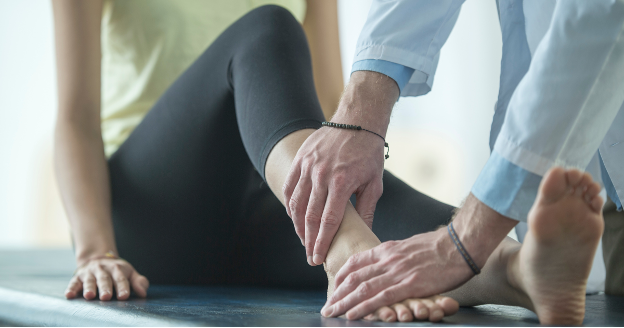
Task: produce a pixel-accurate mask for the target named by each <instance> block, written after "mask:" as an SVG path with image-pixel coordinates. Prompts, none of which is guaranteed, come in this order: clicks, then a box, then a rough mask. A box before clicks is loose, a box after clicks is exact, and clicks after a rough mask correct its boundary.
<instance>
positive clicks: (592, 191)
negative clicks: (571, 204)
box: [583, 182, 601, 204]
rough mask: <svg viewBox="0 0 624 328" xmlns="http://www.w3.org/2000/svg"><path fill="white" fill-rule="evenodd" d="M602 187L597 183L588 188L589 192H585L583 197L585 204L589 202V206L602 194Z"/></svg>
mask: <svg viewBox="0 0 624 328" xmlns="http://www.w3.org/2000/svg"><path fill="white" fill-rule="evenodd" d="M600 189H601V188H600V185H599V184H598V183H596V182H592V183H590V184H589V185H588V186H587V190H586V191H585V195H583V198H585V202H587V203H588V204H591V202H592V200H593V199H594V197H596V196H597V195H598V194H599V193H600Z"/></svg>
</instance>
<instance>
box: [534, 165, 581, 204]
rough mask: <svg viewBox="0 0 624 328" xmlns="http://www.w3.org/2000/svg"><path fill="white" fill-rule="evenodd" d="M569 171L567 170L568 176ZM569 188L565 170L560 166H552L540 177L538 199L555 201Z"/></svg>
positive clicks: (549, 201)
mask: <svg viewBox="0 0 624 328" xmlns="http://www.w3.org/2000/svg"><path fill="white" fill-rule="evenodd" d="M577 172H578V171H577ZM569 173H570V172H568V176H569V175H570V174H569ZM579 173H580V172H579ZM579 180H580V179H579ZM576 183H578V181H576ZM571 188H572V186H571V185H570V181H569V179H567V178H566V171H565V170H564V169H563V168H561V167H554V168H552V169H550V170H549V171H548V172H546V175H544V178H543V179H542V183H541V185H540V189H539V194H540V197H539V199H540V201H543V202H544V201H545V202H548V203H553V202H556V201H558V200H559V199H561V198H562V197H563V196H565V195H566V193H567V192H569V191H570V190H571Z"/></svg>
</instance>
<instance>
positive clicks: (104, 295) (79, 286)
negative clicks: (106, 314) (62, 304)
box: [65, 258, 149, 301]
mask: <svg viewBox="0 0 624 328" xmlns="http://www.w3.org/2000/svg"><path fill="white" fill-rule="evenodd" d="M113 288H114V290H115V291H116V292H117V295H116V296H117V299H118V300H120V301H122V300H126V299H128V297H130V291H131V290H134V292H135V293H136V294H137V295H138V296H139V297H146V296H147V289H148V288H149V281H148V280H147V278H145V277H144V276H142V275H140V274H139V273H138V272H137V271H136V270H135V269H134V267H132V265H131V264H130V263H128V262H127V261H125V260H122V259H114V258H103V259H94V260H90V261H88V262H86V263H85V264H83V265H82V266H80V267H79V269H78V270H76V274H75V275H74V276H73V277H72V279H71V280H70V282H69V285H68V286H67V290H65V297H66V298H67V299H72V298H75V297H77V296H78V295H79V293H80V292H81V291H82V295H83V297H84V298H85V299H88V300H91V299H94V298H95V296H96V295H97V294H99V296H100V300H101V301H109V300H111V299H112V298H113Z"/></svg>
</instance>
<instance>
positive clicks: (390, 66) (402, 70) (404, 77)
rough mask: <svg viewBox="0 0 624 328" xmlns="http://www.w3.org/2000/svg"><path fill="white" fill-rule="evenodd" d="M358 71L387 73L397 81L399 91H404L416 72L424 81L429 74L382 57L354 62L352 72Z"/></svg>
mask: <svg viewBox="0 0 624 328" xmlns="http://www.w3.org/2000/svg"><path fill="white" fill-rule="evenodd" d="M357 71H372V72H377V73H381V74H384V75H387V76H389V77H390V78H391V79H393V80H394V82H396V84H397V86H398V87H399V91H403V89H404V88H405V86H406V85H407V83H408V82H409V80H410V79H411V78H412V76H413V75H414V74H415V73H416V74H420V76H421V79H423V81H424V80H426V79H427V75H425V74H424V73H423V72H418V71H417V72H414V69H413V68H409V67H405V66H403V65H399V64H396V63H393V62H389V61H385V60H380V59H365V60H360V61H359V62H355V63H353V67H351V73H353V72H357Z"/></svg>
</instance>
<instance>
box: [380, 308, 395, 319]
mask: <svg viewBox="0 0 624 328" xmlns="http://www.w3.org/2000/svg"><path fill="white" fill-rule="evenodd" d="M378 311H379V314H378V317H379V319H381V320H382V321H384V322H394V321H396V320H397V317H396V313H395V312H394V310H392V309H391V308H389V307H387V306H384V307H382V308H380V309H379V310H378Z"/></svg>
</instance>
